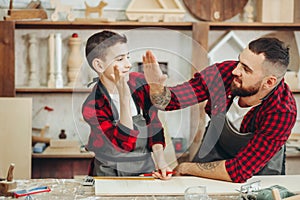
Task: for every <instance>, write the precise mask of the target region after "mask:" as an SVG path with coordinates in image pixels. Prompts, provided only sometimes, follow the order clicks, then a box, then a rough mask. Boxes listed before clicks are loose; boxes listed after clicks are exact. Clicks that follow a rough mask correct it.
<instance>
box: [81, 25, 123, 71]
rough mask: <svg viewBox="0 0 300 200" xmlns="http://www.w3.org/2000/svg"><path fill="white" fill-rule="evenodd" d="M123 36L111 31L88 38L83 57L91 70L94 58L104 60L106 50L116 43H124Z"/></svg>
mask: <svg viewBox="0 0 300 200" xmlns="http://www.w3.org/2000/svg"><path fill="white" fill-rule="evenodd" d="M126 42H127V38H126V36H125V35H120V34H118V33H116V32H113V31H101V32H98V33H95V34H94V35H92V36H90V37H89V38H88V40H87V43H86V47H85V56H86V59H87V61H88V63H89V65H90V67H91V68H93V65H92V62H93V60H94V59H95V58H100V59H105V56H106V49H107V48H109V47H111V46H114V45H115V44H117V43H126Z"/></svg>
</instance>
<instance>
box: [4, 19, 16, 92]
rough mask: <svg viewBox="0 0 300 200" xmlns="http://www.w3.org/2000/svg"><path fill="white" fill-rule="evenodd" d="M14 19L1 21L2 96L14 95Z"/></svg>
mask: <svg viewBox="0 0 300 200" xmlns="http://www.w3.org/2000/svg"><path fill="white" fill-rule="evenodd" d="M14 28H15V22H13V21H0V60H1V62H0V97H14V96H16V92H15V58H14V55H15V46H14V39H15V35H14Z"/></svg>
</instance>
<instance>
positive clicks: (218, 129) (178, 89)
mask: <svg viewBox="0 0 300 200" xmlns="http://www.w3.org/2000/svg"><path fill="white" fill-rule="evenodd" d="M143 63H144V72H145V77H146V81H147V82H148V84H149V85H150V97H151V101H152V103H153V104H154V105H155V106H156V107H158V108H160V109H162V110H166V111H169V110H177V109H182V108H185V107H188V106H191V105H194V104H197V103H199V102H203V101H205V100H208V101H207V104H206V106H205V112H206V113H207V114H208V115H209V116H210V118H211V120H210V123H209V125H208V126H207V128H206V132H205V135H204V139H203V141H202V144H201V146H200V149H199V151H198V153H197V154H196V156H195V158H194V159H193V162H185V163H181V164H180V165H179V166H178V168H177V173H178V175H193V176H199V177H205V178H211V179H218V180H224V181H230V182H245V181H246V180H247V179H249V178H251V177H252V176H253V175H257V174H264V175H266V174H273V175H274V174H284V150H285V149H284V144H285V142H286V141H287V139H288V137H289V135H290V134H291V130H292V128H293V126H294V124H295V120H296V115H297V111H296V103H295V100H294V98H293V95H292V92H291V91H290V89H289V87H288V86H287V84H285V83H284V79H283V77H284V74H285V72H286V71H287V66H288V64H289V48H287V47H285V46H284V44H283V42H281V41H279V40H278V39H276V38H259V39H257V40H254V41H252V42H250V43H249V45H248V47H247V48H245V49H244V50H243V52H242V53H241V54H240V55H239V61H225V62H222V63H217V64H215V65H212V66H209V67H207V68H205V69H204V70H203V71H201V72H198V73H195V74H194V77H193V78H192V79H190V80H189V81H187V82H185V83H183V84H180V85H177V86H175V87H165V86H164V83H165V80H166V76H164V75H163V74H162V72H161V71H160V69H159V67H158V65H157V61H156V59H155V57H154V55H153V54H152V52H150V51H147V52H146V55H144V56H143Z"/></svg>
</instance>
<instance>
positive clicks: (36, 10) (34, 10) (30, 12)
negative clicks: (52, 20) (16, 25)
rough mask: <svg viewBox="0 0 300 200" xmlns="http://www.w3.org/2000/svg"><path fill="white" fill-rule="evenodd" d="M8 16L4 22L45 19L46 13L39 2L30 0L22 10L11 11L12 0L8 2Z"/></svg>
mask: <svg viewBox="0 0 300 200" xmlns="http://www.w3.org/2000/svg"><path fill="white" fill-rule="evenodd" d="M7 14H8V16H5V17H4V20H22V19H47V18H48V17H47V13H46V11H45V10H44V9H43V7H42V5H41V2H40V1H39V0H35V1H34V0H32V1H31V2H30V3H29V4H28V5H27V6H26V8H24V9H13V0H10V2H9V10H8V12H7Z"/></svg>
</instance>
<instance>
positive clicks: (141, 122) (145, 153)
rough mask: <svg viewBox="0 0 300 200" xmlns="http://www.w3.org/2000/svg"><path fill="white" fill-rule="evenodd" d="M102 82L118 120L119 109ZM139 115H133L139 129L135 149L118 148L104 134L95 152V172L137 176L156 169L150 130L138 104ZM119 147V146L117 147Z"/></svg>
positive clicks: (135, 124)
mask: <svg viewBox="0 0 300 200" xmlns="http://www.w3.org/2000/svg"><path fill="white" fill-rule="evenodd" d="M99 83H100V89H101V90H102V92H104V94H105V95H106V96H107V97H108V99H109V100H110V102H111V105H112V111H113V115H114V119H115V123H116V121H117V120H118V119H119V116H118V112H117V109H116V107H115V105H114V103H113V102H112V101H111V98H110V96H109V94H108V92H107V91H106V89H105V87H104V86H103V85H102V83H101V82H100V81H99V82H98V84H99ZM136 108H137V113H138V114H137V115H136V116H133V117H132V118H133V124H134V127H135V129H138V130H139V132H140V133H139V135H138V136H137V141H136V146H135V149H134V150H133V151H131V152H124V151H123V152H122V151H118V150H116V147H114V146H113V144H112V143H111V141H110V140H108V139H107V137H105V136H103V137H102V138H103V140H104V144H103V146H102V147H101V150H99V152H95V158H96V159H95V161H94V169H93V174H96V175H98V176H136V175H139V174H142V173H151V172H152V171H154V170H155V165H154V162H153V160H152V157H151V152H150V151H149V149H148V148H147V146H148V130H147V125H146V120H145V119H144V117H143V115H142V114H140V108H139V106H138V105H136ZM117 148H118V147H117Z"/></svg>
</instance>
